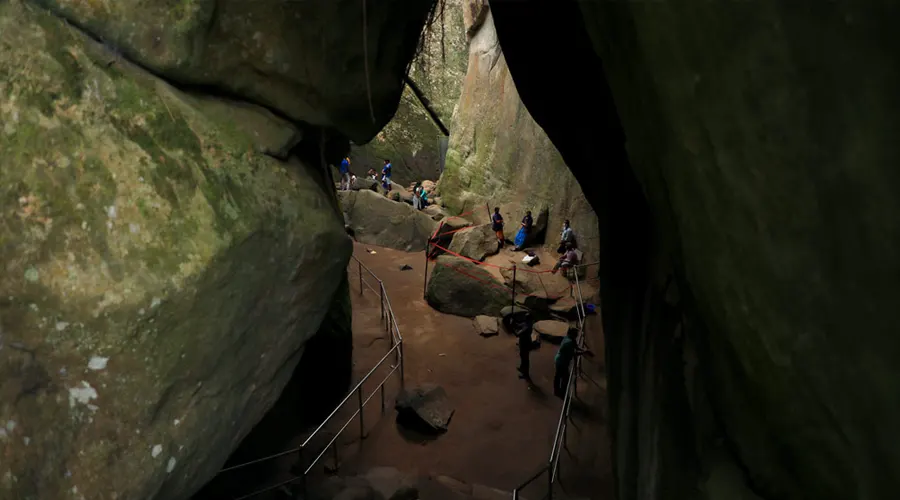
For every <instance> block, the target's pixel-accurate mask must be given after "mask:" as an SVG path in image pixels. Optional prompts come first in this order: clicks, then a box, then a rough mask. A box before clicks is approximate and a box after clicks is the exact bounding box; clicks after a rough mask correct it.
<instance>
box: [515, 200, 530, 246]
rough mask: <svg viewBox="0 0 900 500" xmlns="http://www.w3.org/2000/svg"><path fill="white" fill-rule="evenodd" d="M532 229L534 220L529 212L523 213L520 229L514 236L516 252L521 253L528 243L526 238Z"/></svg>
mask: <svg viewBox="0 0 900 500" xmlns="http://www.w3.org/2000/svg"><path fill="white" fill-rule="evenodd" d="M533 227H534V218H533V217H532V216H531V210H528V211H527V212H525V217H524V218H523V219H522V227H521V228H520V229H519V233H518V234H516V242H515V243H516V251H517V252H521V251H522V250H523V249H524V248H525V244H526V243H527V242H528V236H529V235H530V234H531V229H532V228H533Z"/></svg>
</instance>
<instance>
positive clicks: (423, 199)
mask: <svg viewBox="0 0 900 500" xmlns="http://www.w3.org/2000/svg"><path fill="white" fill-rule="evenodd" d="M419 198H421V200H420V201H421V203H422V208H425V207H427V206H428V192H427V191H425V188H424V187H422V193H421V195H420V196H419Z"/></svg>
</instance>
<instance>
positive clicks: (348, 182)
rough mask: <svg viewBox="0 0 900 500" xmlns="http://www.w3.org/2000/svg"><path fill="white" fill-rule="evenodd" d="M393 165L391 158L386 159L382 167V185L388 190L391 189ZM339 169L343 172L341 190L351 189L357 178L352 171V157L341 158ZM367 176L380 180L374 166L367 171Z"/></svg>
mask: <svg viewBox="0 0 900 500" xmlns="http://www.w3.org/2000/svg"><path fill="white" fill-rule="evenodd" d="M392 168H393V166H392V165H391V160H384V165H383V166H382V167H381V187H382V189H384V190H385V191H386V192H388V193H389V192H390V191H391V184H392V183H391V169H392ZM338 170H339V171H340V173H341V190H342V191H349V190H350V189H351V188H352V186H353V182H354V181H355V180H356V176H355V175H353V172H351V171H350V157H349V156H345V157H344V159H343V160H341V164H340V166H339V167H338ZM366 178H368V179H372V180H373V181H377V180H378V176H377V174H376V173H375V169H374V168H370V169H369V171H368V172H366Z"/></svg>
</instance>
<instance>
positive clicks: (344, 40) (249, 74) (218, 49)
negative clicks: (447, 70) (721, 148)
mask: <svg viewBox="0 0 900 500" xmlns="http://www.w3.org/2000/svg"><path fill="white" fill-rule="evenodd" d="M31 1H32V2H33V3H35V4H37V5H40V6H43V7H46V8H48V9H50V10H51V11H52V12H54V13H56V14H58V15H60V16H61V17H63V18H65V19H67V20H69V21H70V22H71V23H73V24H75V25H77V26H79V27H82V28H83V29H84V30H85V31H87V32H89V33H91V34H92V36H95V37H97V38H99V39H101V40H103V41H104V42H105V43H107V44H108V45H109V46H111V47H115V48H116V49H117V50H119V51H121V53H122V54H123V55H125V56H127V57H128V58H129V59H131V60H134V61H136V62H138V63H139V64H140V65H142V66H144V67H146V68H148V69H150V70H151V71H152V72H153V73H155V74H158V75H163V76H164V77H165V78H166V79H168V80H171V81H175V82H178V83H180V84H190V85H198V86H204V87H206V88H207V89H209V90H216V91H220V92H226V93H228V94H232V95H235V96H237V97H238V98H239V99H240V100H246V101H250V102H253V103H256V104H261V105H263V106H267V107H270V108H273V109H276V110H278V111H279V112H280V113H282V114H284V115H285V116H287V117H289V118H291V119H292V120H295V121H298V122H304V123H308V124H311V125H316V126H320V127H324V128H330V129H336V130H338V131H340V132H341V133H343V134H345V135H346V136H348V137H349V138H351V139H352V140H354V141H357V142H359V143H363V142H366V141H368V140H369V139H371V138H372V136H374V135H375V134H376V133H377V132H378V131H379V130H381V128H382V127H383V126H384V124H385V123H387V122H388V120H390V118H391V116H393V114H394V111H395V109H396V105H395V103H396V102H397V99H398V98H399V96H400V92H401V91H402V85H403V84H402V81H401V76H402V75H403V73H404V71H405V69H406V66H407V64H408V62H409V60H410V59H411V58H412V55H413V53H414V52H415V48H416V43H417V41H418V37H419V33H420V30H421V27H422V24H423V23H424V21H425V18H426V16H427V14H428V11H429V10H430V9H431V6H432V3H433V2H431V1H427V0H426V1H422V2H408V1H405V0H384V1H378V2H360V1H359V0H333V1H328V2H304V1H300V2H298V1H294V0H255V1H252V2H247V1H243V0H183V1H178V2H172V1H170V0H150V1H147V0H94V1H72V0H31ZM364 34H365V38H364ZM364 47H365V49H366V50H367V52H368V67H367V64H366V58H365V57H364V56H365V55H366V54H364V53H363V50H362V49H363V48H364Z"/></svg>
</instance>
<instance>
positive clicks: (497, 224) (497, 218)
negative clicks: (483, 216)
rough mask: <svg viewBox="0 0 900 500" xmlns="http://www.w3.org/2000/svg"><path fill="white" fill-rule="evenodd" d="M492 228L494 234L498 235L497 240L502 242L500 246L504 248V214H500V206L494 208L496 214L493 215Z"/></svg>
mask: <svg viewBox="0 0 900 500" xmlns="http://www.w3.org/2000/svg"><path fill="white" fill-rule="evenodd" d="M491 229H493V230H494V234H496V235H497V240H498V241H499V242H500V248H503V245H504V242H505V241H506V237H505V236H503V216H502V215H500V207H496V208H494V215H492V216H491Z"/></svg>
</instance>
